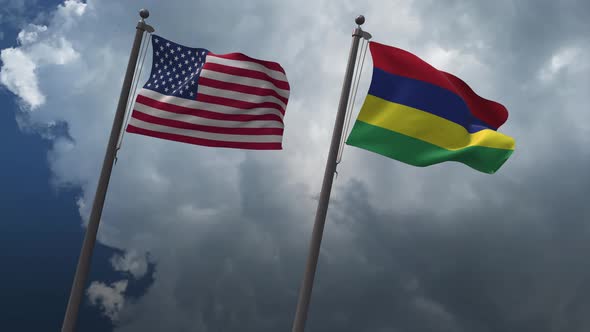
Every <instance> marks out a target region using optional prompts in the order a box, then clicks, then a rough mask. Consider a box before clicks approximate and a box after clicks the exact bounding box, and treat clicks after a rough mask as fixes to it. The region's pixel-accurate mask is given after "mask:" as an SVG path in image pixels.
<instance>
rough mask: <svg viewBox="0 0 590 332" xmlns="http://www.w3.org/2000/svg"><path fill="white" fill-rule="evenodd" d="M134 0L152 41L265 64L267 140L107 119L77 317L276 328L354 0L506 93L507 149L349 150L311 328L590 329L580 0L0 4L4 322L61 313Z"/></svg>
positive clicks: (304, 241)
mask: <svg viewBox="0 0 590 332" xmlns="http://www.w3.org/2000/svg"><path fill="white" fill-rule="evenodd" d="M144 7H145V8H148V9H149V10H150V12H151V15H150V17H149V19H148V23H149V24H151V25H152V26H153V27H154V28H155V29H156V34H158V35H161V36H163V37H165V38H168V39H171V40H173V41H175V42H178V43H181V44H183V45H187V46H191V47H203V48H207V49H209V50H211V51H212V52H215V53H228V52H242V53H245V54H248V55H249V56H252V57H255V58H260V59H265V60H270V61H276V62H279V63H280V64H281V65H282V66H283V68H284V69H285V71H286V73H287V77H288V79H289V83H290V86H291V95H290V99H289V104H288V107H287V113H286V117H285V134H284V140H283V150H282V151H242V150H233V149H213V148H207V147H199V146H193V145H188V144H181V143H177V142H170V141H163V140H158V139H154V138H150V137H144V136H139V135H133V134H128V135H125V136H124V140H123V144H122V149H121V150H120V152H119V155H118V162H117V164H116V166H115V168H114V170H113V174H112V178H111V183H110V186H109V192H108V195H107V200H106V204H105V208H104V211H103V218H102V221H101V225H100V230H99V234H98V241H99V246H97V248H96V250H95V254H94V258H93V261H92V271H91V275H90V280H89V284H88V288H87V289H86V293H85V299H84V306H83V308H82V313H81V315H80V317H79V329H80V330H83V331H94V330H96V331H107V330H112V331H117V332H119V331H120V332H134V331H285V330H286V331H288V330H290V328H291V324H292V320H293V317H294V313H295V306H296V303H297V295H298V290H299V286H300V282H301V278H302V276H303V271H304V264H305V259H306V256H307V249H308V244H309V239H310V235H311V230H312V226H313V217H314V215H315V209H316V206H317V197H318V194H319V190H320V185H321V180H322V176H323V170H324V166H325V161H326V158H327V152H328V149H329V143H330V138H331V134H332V128H333V124H334V119H335V115H336V108H337V105H338V100H339V94H340V89H341V84H342V79H343V76H344V69H345V66H346V61H347V55H348V50H349V48H350V43H351V32H352V30H353V29H354V27H355V25H354V18H355V17H356V16H357V15H358V14H363V15H365V17H366V23H365V24H364V25H363V29H364V30H366V31H368V32H370V33H371V34H372V35H373V40H375V41H377V42H380V43H384V44H388V45H393V46H396V47H400V48H403V49H406V50H408V51H410V52H412V53H414V54H416V55H418V56H420V57H421V58H423V59H425V60H426V61H428V62H429V63H431V64H432V65H434V66H436V67H437V68H439V69H441V70H445V71H447V72H451V73H453V74H455V75H457V76H459V77H461V78H462V79H463V80H465V81H466V82H467V83H468V84H469V85H470V86H471V87H472V88H473V89H474V90H475V91H476V92H477V93H478V94H479V95H481V96H484V97H485V98H487V99H491V100H496V101H498V102H500V103H502V104H503V105H505V106H506V107H507V109H508V111H509V113H510V116H509V119H508V121H507V123H506V124H505V125H503V126H502V127H501V128H500V131H501V132H502V133H505V134H507V135H509V136H512V137H514V138H515V141H516V150H515V152H514V154H513V155H512V156H511V158H510V159H509V160H508V161H507V162H506V164H504V166H502V168H501V169H500V170H499V171H498V172H497V173H496V174H493V175H489V174H483V173H479V172H476V171H474V170H472V169H470V168H468V167H467V166H464V165H462V164H458V163H444V164H439V165H435V166H431V167H427V168H418V167H412V166H409V165H405V164H402V163H399V162H396V161H394V160H390V159H387V158H385V157H382V156H380V155H377V154H373V153H370V152H368V151H364V150H360V149H357V148H354V147H346V148H345V150H344V153H343V159H342V163H341V164H340V165H339V166H338V177H337V179H336V180H335V183H334V187H333V191H332V198H331V201H330V208H329V211H328V217H327V223H326V228H325V233H324V239H323V242H322V248H321V253H320V259H319V265H318V270H317V274H316V283H315V285H314V291H313V295H312V302H311V306H310V311H309V316H308V322H307V329H306V331H310V332H315V331H355V332H357V331H358V332H365V331H366V332H381V331H394V332H413V331H436V332H463V331H465V332H467V331H469V332H495V331H523V332H528V331H535V332H560V331H568V332H578V331H580V332H581V331H584V332H585V331H588V330H589V329H590V318H589V317H588V315H587V312H588V310H590V265H588V264H587V258H586V252H587V251H588V249H590V228H589V225H588V221H590V207H588V204H587V196H588V194H590V176H589V175H588V172H587V169H588V166H589V163H590V152H589V151H588V150H587V149H586V146H588V144H589V143H590V138H589V137H590V135H589V134H590V129H588V128H589V127H588V126H587V125H586V123H588V122H589V121H590V113H588V107H587V106H586V105H587V102H586V100H587V94H588V91H590V65H589V63H588V61H587V59H586V58H587V56H585V54H587V53H588V52H589V51H590V39H588V36H589V35H590V22H589V21H588V20H587V17H588V16H589V15H590V3H588V2H587V1H582V0H579V1H576V0H564V1H559V2H557V1H547V0H536V1H533V0H523V1H508V0H498V1H460V0H451V1H444V2H442V1H434V0H416V1H409V0H387V1H386V0H371V1H369V0H366V1H340V0H323V1H322V0H320V1H311V0H301V1H271V0H268V1H262V0H256V1H238V0H235V1H233V0H227V1H216V2H212V1H211V2H195V1H188V0H187V1H181V0H170V1H165V2H164V1H155V0H152V1H142V2H139V1H124V2H123V1H116V0H101V1H92V0H88V1H85V2H82V1H76V0H66V1H53V2H50V1H32V0H31V1H21V0H0V8H1V9H0V26H1V27H2V29H1V31H2V33H1V34H0V46H1V48H2V49H1V51H0V60H1V62H2V64H1V67H0V101H1V102H2V105H3V107H2V110H0V114H1V115H0V117H1V119H0V120H1V121H0V137H2V139H1V140H0V142H1V143H0V144H1V146H2V149H3V152H4V155H5V156H10V157H8V158H6V161H3V162H2V163H1V164H0V176H1V179H0V180H1V181H2V182H1V183H2V184H3V187H2V190H1V191H0V230H1V233H0V240H1V241H0V248H1V249H2V250H1V251H2V254H1V255H0V257H1V258H2V262H3V264H4V265H5V266H4V267H3V271H8V272H9V273H2V274H1V276H0V284H1V285H2V286H0V290H1V291H2V293H3V294H8V296H2V297H1V298H2V302H1V303H2V304H1V306H0V309H1V312H2V314H0V324H1V325H2V326H9V327H13V328H12V330H15V329H16V328H20V329H21V330H25V331H36V330H45V329H54V330H55V329H57V328H59V326H60V325H61V320H62V318H63V313H64V311H65V305H66V302H67V296H68V294H69V287H70V285H71V280H72V279H73V273H74V270H75V264H76V259H77V256H78V254H79V249H80V246H81V241H82V237H83V234H84V229H85V226H84V225H85V223H86V222H87V218H88V215H89V213H90V206H91V204H92V199H93V196H94V191H95V189H96V184H97V179H98V175H99V172H100V166H101V164H102V159H103V157H104V151H105V147H106V142H107V139H108V135H109V130H110V127H111V124H112V120H113V116H114V112H115V108H116V104H117V98H118V96H119V92H120V88H121V84H122V79H123V75H124V72H125V66H126V64H127V59H128V56H129V51H130V48H131V42H132V40H133V35H134V33H135V25H136V22H137V20H138V14H137V12H138V10H139V9H140V8H144ZM150 61H151V56H150V55H149V52H148V56H147V57H146V64H145V68H144V70H143V71H142V75H141V77H140V84H143V83H142V82H145V80H146V77H147V75H148V74H149V72H148V71H149V70H148V69H147V68H150V63H151V62H150ZM371 67H372V63H371V59H370V56H369V54H367V58H366V60H365V66H364V71H363V74H362V76H361V80H360V84H359V89H358V97H357V100H356V104H355V107H354V109H353V119H354V118H355V117H356V114H357V113H358V110H359V105H360V104H361V103H362V101H363V99H364V97H365V96H366V91H367V89H368V84H369V82H370V72H371V70H370V69H371ZM5 269H6V270H5ZM25 313H26V315H25ZM25 317H38V319H37V320H35V319H30V318H25ZM24 325H26V326H24ZM23 326H24V327H23Z"/></svg>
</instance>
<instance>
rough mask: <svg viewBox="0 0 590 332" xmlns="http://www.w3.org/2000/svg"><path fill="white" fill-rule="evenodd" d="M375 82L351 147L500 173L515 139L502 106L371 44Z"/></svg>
mask: <svg viewBox="0 0 590 332" xmlns="http://www.w3.org/2000/svg"><path fill="white" fill-rule="evenodd" d="M369 47H370V50H371V55H372V58H373V77H372V80H371V85H370V88H369V92H368V95H367V98H366V99H365V102H364V104H363V107H362V108H361V111H360V113H359V115H358V118H357V120H356V122H355V124H354V127H353V128H352V131H351V133H350V135H349V137H348V140H347V141H346V143H347V144H348V145H352V146H356V147H359V148H362V149H366V150H369V151H372V152H375V153H378V154H381V155H384V156H386V157H390V158H393V159H396V160H399V161H401V162H404V163H407V164H410V165H414V166H429V165H433V164H437V163H441V162H444V161H457V162H461V163H463V164H466V165H468V166H470V167H472V168H474V169H476V170H478V171H481V172H485V173H494V172H496V171H497V170H498V169H499V168H500V166H502V164H504V162H505V161H506V160H508V158H509V157H510V155H511V154H512V152H513V151H514V139H513V138H511V137H509V136H506V135H503V134H501V133H499V132H497V131H496V130H497V129H498V128H499V127H500V126H501V125H502V124H504V122H506V120H507V119H508V111H507V110H506V108H505V107H504V106H502V105H501V104H499V103H496V102H493V101H490V100H487V99H484V98H482V97H480V96H478V95H477V94H476V93H475V92H474V91H473V90H471V88H470V87H469V86H468V85H467V84H466V83H465V82H463V81H462V80H461V79H459V78H457V77H456V76H453V75H451V74H449V73H446V72H443V71H440V70H437V69H436V68H434V67H432V66H431V65H429V64H428V63H426V62H424V61H423V60H421V59H420V58H418V57H417V56H415V55H413V54H411V53H409V52H406V51H404V50H401V49H398V48H395V47H391V46H387V45H383V44H379V43H375V42H371V43H370V46H369Z"/></svg>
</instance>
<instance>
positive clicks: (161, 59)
mask: <svg viewBox="0 0 590 332" xmlns="http://www.w3.org/2000/svg"><path fill="white" fill-rule="evenodd" d="M152 48H153V53H154V56H153V57H152V59H153V60H152V72H151V74H150V78H149V79H148V81H147V82H146V84H145V85H144V86H143V87H144V88H145V89H150V90H153V91H156V92H159V93H161V94H164V95H169V96H175V97H180V98H186V99H191V100H195V99H196V96H197V88H198V81H199V76H200V74H201V69H202V68H203V65H204V64H205V57H206V56H207V53H209V51H208V50H206V49H203V48H192V47H186V46H182V45H180V44H176V43H174V42H171V41H169V40H166V39H164V38H162V37H160V36H155V35H154V36H153V37H152Z"/></svg>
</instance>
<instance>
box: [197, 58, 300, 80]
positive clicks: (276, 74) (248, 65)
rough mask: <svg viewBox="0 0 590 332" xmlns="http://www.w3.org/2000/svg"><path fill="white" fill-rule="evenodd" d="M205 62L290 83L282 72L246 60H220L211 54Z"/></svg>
mask: <svg viewBox="0 0 590 332" xmlns="http://www.w3.org/2000/svg"><path fill="white" fill-rule="evenodd" d="M205 62H209V63H218V64H220V65H224V66H230V67H236V68H244V69H249V70H255V71H258V72H261V73H264V74H266V75H268V76H270V77H272V78H274V79H275V80H279V81H284V82H288V81H287V76H286V75H285V74H283V73H282V72H280V71H276V70H273V69H270V68H267V67H265V66H263V65H261V64H259V63H256V62H251V61H246V60H232V59H225V58H220V57H217V56H215V55H211V54H208V55H207V57H206V58H205Z"/></svg>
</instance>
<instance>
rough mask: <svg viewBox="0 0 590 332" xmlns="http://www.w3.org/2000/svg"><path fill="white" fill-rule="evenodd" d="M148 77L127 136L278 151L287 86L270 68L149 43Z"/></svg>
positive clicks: (275, 67)
mask: <svg viewBox="0 0 590 332" xmlns="http://www.w3.org/2000/svg"><path fill="white" fill-rule="evenodd" d="M152 46H153V60H152V71H151V73H150V77H149V79H148V81H147V82H146V84H145V85H144V87H143V89H141V90H140V92H139V93H138V96H137V99H136V101H135V105H134V108H133V112H132V114H131V119H130V120H129V125H128V126H127V132H131V133H136V134H142V135H147V136H152V137H157V138H162V139H168V140H173V141H179V142H185V143H190V144H197V145H204V146H213V147H226V148H238V149H255V150H280V149H281V148H282V137H283V129H284V125H283V117H284V115H285V110H286V107H287V102H288V100H289V83H288V81H287V77H286V75H285V71H284V70H283V68H282V67H281V66H280V65H279V64H278V63H275V62H270V61H263V60H258V59H253V58H250V57H248V56H246V55H244V54H241V53H231V54H221V55H220V54H213V53H211V52H209V51H208V50H206V49H202V48H190V47H186V46H182V45H179V44H176V43H173V42H171V41H169V40H166V39H164V38H162V37H160V36H156V35H154V36H153V37H152Z"/></svg>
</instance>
